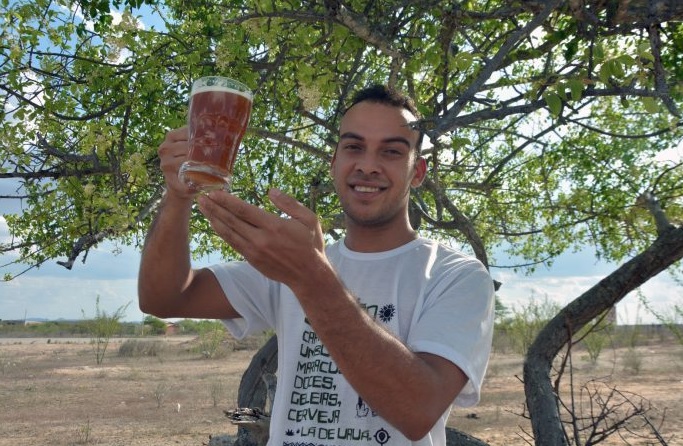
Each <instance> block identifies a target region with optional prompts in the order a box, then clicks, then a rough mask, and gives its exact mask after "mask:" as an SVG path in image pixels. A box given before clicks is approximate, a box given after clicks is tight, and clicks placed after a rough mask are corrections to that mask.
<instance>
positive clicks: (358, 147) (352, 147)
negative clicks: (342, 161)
mask: <svg viewBox="0 0 683 446" xmlns="http://www.w3.org/2000/svg"><path fill="white" fill-rule="evenodd" d="M344 148H345V149H346V150H361V146H359V145H357V144H348V145H346V146H344Z"/></svg>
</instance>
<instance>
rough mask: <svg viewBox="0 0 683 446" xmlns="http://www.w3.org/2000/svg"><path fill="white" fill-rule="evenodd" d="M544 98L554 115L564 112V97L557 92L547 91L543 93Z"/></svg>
mask: <svg viewBox="0 0 683 446" xmlns="http://www.w3.org/2000/svg"><path fill="white" fill-rule="evenodd" d="M543 99H545V103H546V104H547V105H548V108H549V109H550V113H552V115H553V116H560V113H562V99H561V98H560V96H558V95H557V94H556V93H551V92H546V93H545V94H544V95H543Z"/></svg>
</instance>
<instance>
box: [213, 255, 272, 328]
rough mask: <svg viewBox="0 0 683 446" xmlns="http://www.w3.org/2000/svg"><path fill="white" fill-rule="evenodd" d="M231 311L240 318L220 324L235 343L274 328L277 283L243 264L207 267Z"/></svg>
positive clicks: (231, 263) (247, 264)
mask: <svg viewBox="0 0 683 446" xmlns="http://www.w3.org/2000/svg"><path fill="white" fill-rule="evenodd" d="M209 270H210V271H211V272H213V274H214V275H215V276H216V279H217V280H218V283H219V284H220V286H221V288H222V289H223V292H224V293H225V296H226V297H227V299H228V301H230V304H231V305H232V307H233V308H234V309H235V310H236V311H237V312H238V313H239V314H240V315H241V316H242V317H240V318H237V319H226V320H223V321H222V322H223V324H224V325H225V326H226V327H227V328H228V330H230V333H231V334H232V335H233V336H234V337H235V338H237V339H243V338H245V337H246V336H249V335H252V334H256V333H260V332H262V331H264V330H267V329H270V328H273V327H274V326H275V315H276V308H275V305H276V304H277V299H274V298H273V295H274V293H275V291H276V288H277V287H278V286H279V285H278V284H277V283H275V282H273V281H271V280H269V279H268V278H267V277H265V276H264V275H263V274H261V273H260V272H258V271H257V270H256V269H255V268H254V267H252V266H251V265H249V263H247V262H230V263H222V264H217V265H212V266H209Z"/></svg>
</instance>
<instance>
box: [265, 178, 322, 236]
mask: <svg viewBox="0 0 683 446" xmlns="http://www.w3.org/2000/svg"><path fill="white" fill-rule="evenodd" d="M268 197H269V198H270V201H271V202H272V203H273V204H274V205H275V206H276V207H277V208H278V209H280V210H281V211H282V212H284V213H285V214H287V215H289V216H290V217H292V218H293V219H295V220H298V221H299V222H301V223H303V224H304V225H305V226H307V227H309V228H311V227H314V226H315V225H316V224H317V222H318V217H317V216H316V215H315V213H313V211H311V210H310V209H308V208H307V207H306V206H304V205H303V204H301V203H299V202H298V201H297V200H296V199H294V198H293V197H290V196H289V195H287V194H285V193H283V192H282V191H280V190H279V189H275V188H273V189H270V190H269V191H268Z"/></svg>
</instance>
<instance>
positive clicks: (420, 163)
mask: <svg viewBox="0 0 683 446" xmlns="http://www.w3.org/2000/svg"><path fill="white" fill-rule="evenodd" d="M426 175H427V160H426V159H425V158H424V157H422V156H419V157H417V159H416V160H415V173H414V174H413V179H412V180H411V181H410V185H411V186H412V187H413V188H417V187H420V186H421V185H422V182H423V181H424V179H425V176H426Z"/></svg>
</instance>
